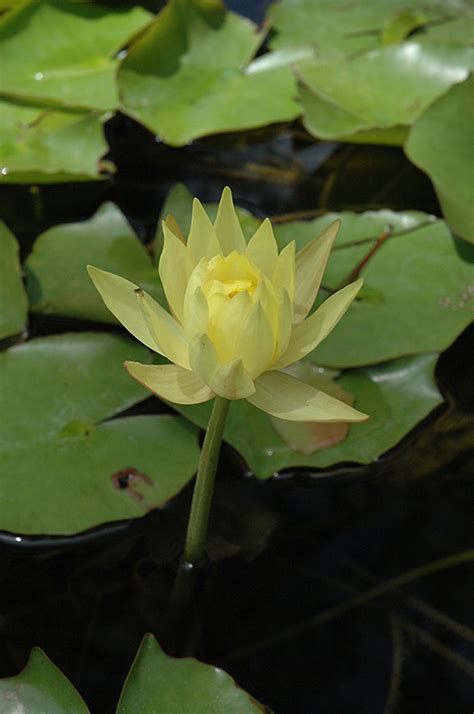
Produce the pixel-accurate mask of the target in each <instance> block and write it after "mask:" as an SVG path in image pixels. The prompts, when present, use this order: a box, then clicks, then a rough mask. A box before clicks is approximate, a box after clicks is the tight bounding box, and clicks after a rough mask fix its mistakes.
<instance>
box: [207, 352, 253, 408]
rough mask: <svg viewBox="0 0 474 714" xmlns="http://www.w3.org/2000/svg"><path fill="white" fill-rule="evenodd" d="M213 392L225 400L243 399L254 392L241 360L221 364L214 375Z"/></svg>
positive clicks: (251, 381)
mask: <svg viewBox="0 0 474 714" xmlns="http://www.w3.org/2000/svg"><path fill="white" fill-rule="evenodd" d="M210 386H211V388H212V389H213V391H214V392H215V393H216V394H218V395H219V396H220V397H225V398H226V399H245V398H246V397H249V396H250V395H251V394H253V393H254V392H255V385H254V383H253V380H252V379H251V378H250V375H249V374H248V373H247V371H246V370H245V368H244V366H243V364H242V360H241V359H234V360H232V361H231V362H227V364H223V365H222V367H220V368H219V369H218V370H217V372H216V373H215V374H214V376H213V378H212V380H211V384H210Z"/></svg>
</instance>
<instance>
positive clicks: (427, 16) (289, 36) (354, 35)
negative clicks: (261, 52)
mask: <svg viewBox="0 0 474 714" xmlns="http://www.w3.org/2000/svg"><path fill="white" fill-rule="evenodd" d="M471 11H472V5H471V4H470V3H469V2H457V0H435V1H434V2H431V0H411V1H410V3H407V2H406V0H384V1H383V2H380V0H364V2H359V3H351V4H350V5H348V4H347V1H346V0H318V2H314V0H280V2H278V3H275V4H273V5H272V6H271V8H270V10H269V12H268V19H269V21H270V22H271V24H272V27H273V29H274V30H275V35H274V37H273V38H272V41H271V43H270V44H271V47H272V49H281V48H283V47H298V46H302V45H307V46H309V47H312V48H313V50H314V53H315V56H316V58H317V59H321V60H324V61H334V60H340V59H345V58H348V57H351V56H355V55H356V54H361V53H363V52H369V51H370V50H373V49H377V48H379V47H380V46H381V45H383V44H384V43H386V42H387V38H389V39H390V40H393V41H395V40H396V41H400V40H403V39H405V38H406V37H407V36H408V35H409V33H410V32H412V31H413V30H415V29H417V28H420V27H422V28H423V33H419V34H418V35H416V37H417V39H418V37H419V36H423V35H424V34H425V33H426V34H427V35H429V33H430V31H431V28H432V27H433V29H434V30H435V31H436V29H438V28H440V29H442V28H444V27H445V26H448V25H449V24H450V22H452V21H453V20H455V19H459V21H460V22H463V21H465V20H466V19H469V17H470V12H471ZM446 34H448V32H446ZM434 37H436V35H434ZM441 37H442V38H443V39H444V35H441ZM466 44H468V42H467V43H466Z"/></svg>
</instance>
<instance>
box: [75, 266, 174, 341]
mask: <svg viewBox="0 0 474 714" xmlns="http://www.w3.org/2000/svg"><path fill="white" fill-rule="evenodd" d="M87 272H88V273H89V275H90V277H91V280H92V282H93V283H94V285H95V287H96V288H97V290H98V291H99V293H100V295H101V297H102V300H103V301H104V302H105V304H106V305H107V307H108V308H109V310H110V312H111V313H112V314H113V315H115V317H116V318H117V320H119V322H121V323H122V325H123V326H124V327H126V328H127V330H128V331H129V332H130V333H131V334H132V335H133V336H134V337H136V338H137V340H140V342H143V344H144V345H146V346H147V347H149V348H150V349H151V350H154V351H155V352H158V353H159V354H164V352H162V349H161V347H160V345H159V344H158V343H157V342H156V340H155V339H154V338H153V336H152V335H151V334H150V330H149V327H148V325H147V322H146V320H145V317H144V315H143V312H142V311H141V309H140V305H139V304H138V302H137V295H136V292H135V291H136V290H140V288H139V287H138V285H135V284H134V283H131V282H130V280H126V279H125V278H121V277H120V276H119V275H114V274H113V273H109V272H107V271H106V270H100V269H99V268H95V267H94V266H93V265H88V266H87ZM161 309H162V308H161ZM163 312H164V313H165V314H166V311H165V310H163ZM168 317H169V318H170V320H172V319H173V318H172V317H171V316H170V315H168Z"/></svg>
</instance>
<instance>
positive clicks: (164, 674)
mask: <svg viewBox="0 0 474 714" xmlns="http://www.w3.org/2000/svg"><path fill="white" fill-rule="evenodd" d="M263 711H264V708H263V707H262V706H260V705H259V704H258V703H257V702H256V701H255V700H254V699H252V698H251V697H250V695H249V694H247V693H246V692H244V691H243V690H242V689H240V688H239V687H238V686H237V684H236V683H235V682H234V680H233V679H232V677H230V676H229V675H228V674H226V673H225V672H223V671H222V670H221V669H218V668H217V667H212V666H211V665H209V664H204V663H203V662H198V660H196V659H192V658H191V657H186V658H183V659H176V658H175V657H169V656H168V655H166V654H165V653H164V652H163V650H162V649H161V647H160V646H159V644H158V642H157V641H156V640H155V638H154V637H153V635H146V636H145V638H144V639H143V642H142V644H141V646H140V649H139V650H138V653H137V656H136V658H135V661H134V663H133V665H132V668H131V670H130V672H129V674H128V677H127V680H126V682H125V686H124V689H123V691H122V695H121V697H120V701H119V704H118V707H117V714H141V713H142V712H148V713H149V714H152V712H160V713H161V714H191V713H192V714H258V713H259V712H260V714H261V713H262V712H263Z"/></svg>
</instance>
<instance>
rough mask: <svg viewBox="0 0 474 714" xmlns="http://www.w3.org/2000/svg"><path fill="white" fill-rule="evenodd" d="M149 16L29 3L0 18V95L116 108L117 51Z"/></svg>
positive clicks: (48, 1) (39, 0)
mask: <svg viewBox="0 0 474 714" xmlns="http://www.w3.org/2000/svg"><path fill="white" fill-rule="evenodd" d="M150 17H151V15H150V13H148V12H147V11H146V10H144V9H143V8H141V7H132V8H126V7H125V8H117V7H114V8H110V7H101V6H100V5H97V4H96V3H89V2H73V1H72V0H30V2H23V3H21V4H19V6H17V7H15V8H13V9H12V11H11V12H9V13H7V14H6V15H4V16H3V17H2V19H1V20H0V65H1V66H2V72H1V75H0V92H2V93H3V94H9V95H11V96H13V97H17V98H23V99H32V98H34V99H36V100H41V101H49V102H51V103H54V104H62V105H64V106H69V107H71V106H74V107H85V108H92V109H100V110H104V109H113V108H115V107H116V105H117V88H116V84H115V72H116V69H117V64H118V61H119V60H118V59H117V57H116V54H117V52H118V51H119V50H120V49H121V48H122V47H123V46H124V45H125V44H126V43H127V41H128V40H129V39H130V38H131V37H132V36H133V35H134V34H135V33H136V32H137V30H138V29H139V28H141V27H143V26H144V25H145V24H146V23H147V21H148V20H149V19H150Z"/></svg>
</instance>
